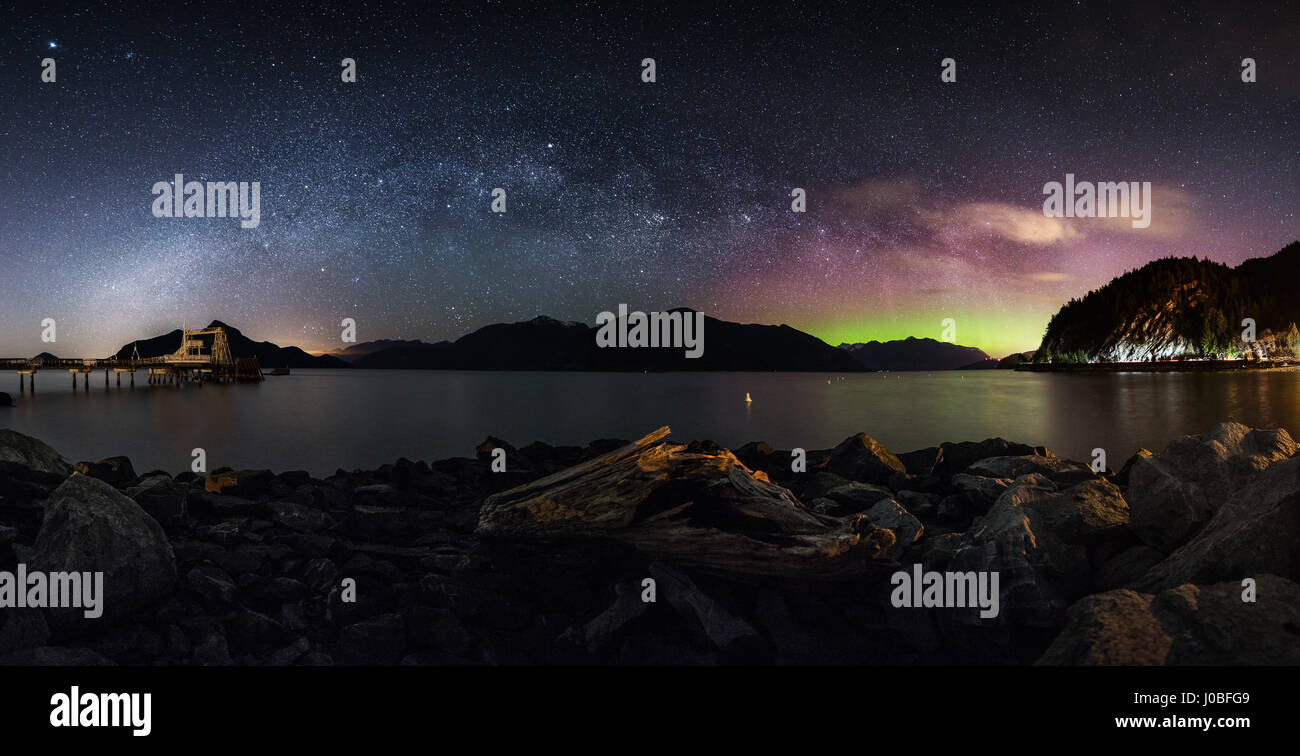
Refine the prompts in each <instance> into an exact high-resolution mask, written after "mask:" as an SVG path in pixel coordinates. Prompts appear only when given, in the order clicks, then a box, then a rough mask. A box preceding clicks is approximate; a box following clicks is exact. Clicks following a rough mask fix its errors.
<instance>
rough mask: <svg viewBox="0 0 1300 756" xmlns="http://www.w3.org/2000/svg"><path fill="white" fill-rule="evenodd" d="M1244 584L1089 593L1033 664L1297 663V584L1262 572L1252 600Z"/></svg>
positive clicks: (1299, 601) (1299, 611) (1299, 619)
mask: <svg viewBox="0 0 1300 756" xmlns="http://www.w3.org/2000/svg"><path fill="white" fill-rule="evenodd" d="M1244 590H1245V589H1244V588H1243V587H1242V585H1241V582H1240V581H1230V582H1226V583H1219V584H1217V585H1210V586H1196V585H1191V584H1187V585H1180V586H1178V587H1176V588H1171V589H1169V590H1166V591H1163V592H1161V593H1159V594H1156V595H1152V594H1149V593H1138V592H1136V591H1132V590H1115V591H1108V592H1106V593H1099V594H1096V595H1093V596H1088V597H1087V598H1085V599H1083V600H1081V601H1079V602H1078V603H1077V604H1075V605H1074V606H1072V607H1070V611H1069V615H1068V620H1067V623H1066V626H1065V628H1064V629H1063V630H1062V631H1061V633H1060V634H1059V635H1058V636H1057V637H1056V640H1054V641H1053V642H1052V645H1051V646H1050V647H1049V648H1048V649H1047V651H1046V652H1044V653H1043V655H1042V657H1041V658H1040V659H1039V660H1038V664H1043V665H1047V664H1061V665H1076V666H1077V665H1090V666H1095V665H1118V666H1138V665H1161V664H1188V665H1210V664H1215V665H1220V664H1221V665H1230V666H1244V665H1280V664H1287V665H1297V664H1300V586H1297V585H1296V584H1295V583H1293V582H1291V581H1290V580H1286V579H1284V578H1279V577H1277V576H1275V575H1260V576H1259V578H1258V579H1257V584H1256V591H1255V596H1254V598H1255V600H1254V601H1245V600H1243V591H1244Z"/></svg>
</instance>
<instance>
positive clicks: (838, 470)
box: [826, 433, 907, 486]
mask: <svg viewBox="0 0 1300 756" xmlns="http://www.w3.org/2000/svg"><path fill="white" fill-rule="evenodd" d="M826 470H827V471H829V472H833V473H835V474H836V475H840V476H842V477H845V478H848V479H849V480H856V481H858V482H859V483H873V484H875V485H880V486H883V485H887V484H888V483H889V479H890V477H891V476H893V475H895V474H896V473H906V472H907V468H905V467H904V466H903V463H902V462H901V461H899V459H898V457H895V456H894V455H893V454H891V453H890V451H889V450H888V449H886V448H885V446H884V444H882V443H880V442H879V441H877V440H876V439H874V438H872V437H871V436H868V435H867V434H865V433H859V434H857V435H856V436H852V437H850V438H846V439H845V440H844V441H842V442H840V445H839V446H836V447H835V448H834V449H832V450H831V456H830V458H829V459H827V460H826Z"/></svg>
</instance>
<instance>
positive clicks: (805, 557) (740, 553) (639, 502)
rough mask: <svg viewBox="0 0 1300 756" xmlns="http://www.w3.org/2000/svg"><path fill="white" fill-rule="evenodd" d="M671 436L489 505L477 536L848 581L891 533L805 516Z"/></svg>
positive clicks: (765, 484)
mask: <svg viewBox="0 0 1300 756" xmlns="http://www.w3.org/2000/svg"><path fill="white" fill-rule="evenodd" d="M668 433H669V430H668V428H661V429H659V430H658V431H656V432H654V433H652V434H650V435H648V436H646V437H645V438H643V439H641V440H640V441H637V442H636V443H633V444H630V445H628V446H625V447H623V448H622V449H618V450H616V451H613V452H609V453H607V454H604V455H602V456H600V457H597V458H596V459H592V460H589V461H587V462H584V463H582V464H579V465H577V466H575V467H572V468H569V469H567V470H563V471H561V472H558V473H555V474H553V475H548V476H546V477H544V478H541V479H539V480H536V481H533V482H531V483H527V484H525V485H522V486H518V487H516V488H513V489H510V490H508V491H503V492H501V493H498V494H494V495H492V496H490V497H488V499H487V500H486V501H485V502H484V503H483V507H482V509H481V511H480V513H479V521H478V527H477V531H476V532H477V533H478V534H479V535H481V536H494V537H500V538H513V539H528V540H552V541H554V540H564V539H569V540H573V539H589V538H605V539H612V540H616V541H621V542H623V543H626V544H629V545H631V546H633V547H635V548H637V549H638V550H640V551H642V552H643V553H645V554H648V555H650V556H653V557H659V558H662V559H664V560H666V561H671V562H675V563H678V564H684V565H697V566H700V567H705V568H709V569H712V570H714V571H726V572H737V573H743V574H748V575H756V574H761V575H803V576H826V577H831V576H848V575H859V574H863V573H866V572H879V571H881V568H879V567H873V565H872V564H871V563H872V560H874V559H875V558H876V557H877V556H878V555H879V554H880V553H881V551H882V550H884V549H885V548H887V547H888V546H890V545H892V543H893V536H892V534H891V533H890V532H889V531H887V530H883V529H881V528H877V527H875V526H873V525H872V524H871V522H870V521H869V520H867V519H866V518H864V517H862V516H856V517H849V518H835V517H829V516H825V515H819V514H816V513H814V512H810V511H809V510H808V509H806V508H805V507H804V506H803V505H802V504H801V503H800V502H799V500H798V499H796V498H795V497H794V495H793V494H792V493H790V491H788V490H786V489H784V488H781V487H780V486H777V485H775V484H773V483H771V482H769V481H768V480H767V476H766V475H765V474H764V473H762V472H757V473H756V472H752V471H751V470H749V468H747V467H745V466H744V465H743V464H741V463H740V461H739V460H737V459H736V458H735V456H733V455H732V454H731V452H728V451H726V450H725V449H717V450H706V449H696V450H691V449H689V448H688V447H686V446H683V445H680V444H672V443H667V442H666V441H665V438H666V436H667V435H668Z"/></svg>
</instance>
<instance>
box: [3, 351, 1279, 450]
mask: <svg viewBox="0 0 1300 756" xmlns="http://www.w3.org/2000/svg"><path fill="white" fill-rule="evenodd" d="M2 375H3V381H2V382H0V390H3V391H7V392H9V393H10V394H11V395H12V396H13V397H14V401H15V406H14V407H9V408H0V427H10V428H13V429H15V430H18V431H21V432H23V433H26V434H29V435H32V436H35V437H37V438H40V439H41V440H43V441H45V442H46V443H49V444H50V445H52V446H54V447H55V448H56V449H58V450H59V451H60V452H62V453H63V455H64V456H65V457H67V458H69V459H70V460H72V461H74V462H75V461H77V460H89V459H100V458H103V457H107V456H112V455H115V454H125V455H127V456H129V457H130V458H131V461H132V462H133V463H134V466H135V468H136V471H137V472H141V473H143V472H145V471H147V470H151V469H157V468H161V469H164V470H168V471H170V472H173V473H176V472H180V471H183V470H187V469H189V465H190V450H191V449H193V448H195V447H202V448H204V449H206V450H207V455H208V469H215V468H217V467H221V466H230V467H268V468H271V469H273V470H277V471H282V470H292V469H303V470H308V471H310V472H312V473H313V474H316V475H325V474H328V473H331V472H333V471H334V470H335V469H336V468H339V467H342V468H346V469H353V468H373V467H376V466H378V465H380V464H383V463H385V462H391V461H393V460H395V459H397V458H398V457H403V456H405V457H408V458H410V459H424V460H432V459H441V458H444V457H452V456H473V454H474V446H475V445H476V444H478V443H479V442H480V441H482V440H483V439H484V438H485V437H486V436H488V435H489V434H491V435H494V436H497V437H499V438H502V439H505V440H506V441H509V442H510V443H512V444H514V445H516V446H523V445H525V444H527V443H529V442H531V441H534V440H540V441H545V442H547V443H550V444H557V445H558V444H578V445H585V444H586V443H588V442H589V441H591V440H593V439H597V438H611V437H613V438H629V439H632V438H638V437H640V436H641V435H643V434H645V433H647V432H649V431H651V430H654V429H655V428H657V427H659V426H661V425H670V426H672V428H673V438H675V439H677V440H681V441H686V440H690V439H705V438H707V439H712V440H714V441H716V442H718V443H719V444H722V445H724V446H729V447H733V448H734V447H736V446H739V445H741V444H743V443H745V442H746V441H751V440H763V441H767V442H769V443H771V444H773V445H774V446H776V447H777V448H782V449H788V448H792V447H795V446H801V447H804V448H807V449H815V448H826V447H829V446H833V445H834V444H836V443H838V442H840V441H841V440H843V439H844V438H845V437H847V436H849V435H852V434H853V433H856V432H858V431H864V432H866V433H868V434H870V435H872V436H874V437H875V438H876V439H878V440H880V441H881V442H882V443H884V444H885V445H886V446H888V447H889V448H890V449H891V450H894V451H896V452H903V451H910V450H912V449H917V448H921V447H925V446H932V445H935V444H938V443H940V442H942V441H968V440H980V439H984V438H987V437H990V436H1002V437H1003V438H1007V439H1010V440H1013V441H1022V442H1025V443H1029V444H1035V445H1037V444H1043V445H1046V446H1047V447H1048V448H1050V449H1052V450H1053V451H1054V452H1056V453H1057V454H1059V455H1063V456H1068V457H1073V458H1075V459H1080V460H1089V459H1090V458H1091V452H1092V449H1093V448H1096V447H1101V448H1104V449H1106V451H1107V454H1108V458H1109V460H1108V461H1109V462H1110V464H1111V466H1112V467H1115V468H1118V467H1119V465H1121V464H1122V463H1123V461H1124V460H1125V459H1126V458H1127V457H1128V456H1129V455H1130V454H1132V453H1133V452H1134V451H1135V450H1136V449H1138V448H1139V447H1147V448H1149V449H1153V450H1157V451H1158V450H1160V449H1162V448H1164V446H1165V444H1167V443H1168V442H1169V441H1170V440H1171V439H1172V438H1174V437H1176V436H1179V435H1184V434H1189V433H1200V432H1203V431H1205V430H1208V429H1209V428H1210V427H1212V426H1213V425H1214V424H1215V423H1217V422H1220V421H1222V420H1227V419H1232V420H1238V421H1240V422H1244V423H1247V424H1249V425H1253V426H1257V427H1278V426H1281V427H1284V428H1286V429H1287V430H1288V431H1290V432H1292V433H1293V434H1295V433H1296V431H1297V430H1300V371H1294V370H1279V371H1269V372H1235V373H1119V374H1102V375H1082V374H1074V375H1071V374H1059V373H1055V374H1054V373H1016V372H1011V371H1002V370H998V371H977V372H970V373H964V374H963V373H958V372H936V373H867V374H851V375H845V376H842V377H841V376H839V375H826V374H818V373H666V374H665V373H660V374H642V373H514V372H446V371H368V370H295V371H294V373H293V375H291V376H283V377H272V378H267V380H266V381H264V382H263V383H260V384H233V385H206V386H203V387H202V388H199V387H196V386H194V385H186V386H181V387H179V388H178V387H176V386H149V385H147V384H145V375H144V373H141V374H140V375H139V376H137V380H136V386H135V388H134V389H132V388H127V387H123V388H117V387H116V386H113V387H112V388H108V389H106V388H105V387H104V385H103V382H102V376H98V378H99V380H98V381H97V380H95V379H92V380H91V383H90V390H89V391H85V390H83V389H81V388H78V390H77V391H76V392H75V393H74V392H73V390H72V386H71V379H70V378H68V376H67V375H66V374H63V373H58V372H55V371H49V372H46V373H43V374H41V375H40V376H39V378H38V392H37V393H36V394H35V395H32V394H30V393H28V394H23V395H19V394H18V378H17V375H15V374H13V373H5V374H2ZM828 381H829V383H828ZM10 384H12V385H10ZM746 392H748V393H749V394H750V396H751V397H752V398H753V402H752V403H751V404H746V403H745V393H746Z"/></svg>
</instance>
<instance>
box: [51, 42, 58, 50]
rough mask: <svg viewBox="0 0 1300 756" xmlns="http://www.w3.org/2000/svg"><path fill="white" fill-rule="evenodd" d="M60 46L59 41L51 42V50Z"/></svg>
mask: <svg viewBox="0 0 1300 756" xmlns="http://www.w3.org/2000/svg"><path fill="white" fill-rule="evenodd" d="M58 46H59V43H58V42H51V43H50V49H51V50H53V49H54V48H56V47H58Z"/></svg>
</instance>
